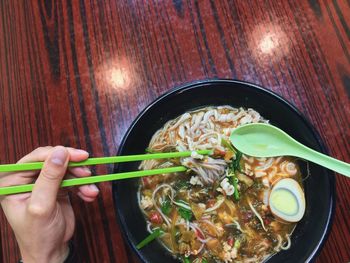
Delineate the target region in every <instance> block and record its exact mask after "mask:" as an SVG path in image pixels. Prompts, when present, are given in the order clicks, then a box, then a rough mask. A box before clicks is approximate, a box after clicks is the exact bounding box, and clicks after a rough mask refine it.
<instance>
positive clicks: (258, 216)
mask: <svg viewBox="0 0 350 263" xmlns="http://www.w3.org/2000/svg"><path fill="white" fill-rule="evenodd" d="M248 204H249V207H250V209H251V210H252V211H253V212H254V214H255V215H256V217H257V218H258V219H259V221H260V223H261V225H262V227H263V229H264V230H265V231H266V232H267V229H266V227H265V225H264V221H263V220H262V218H261V216H260V214H259V213H258V212H257V211H256V210H255V208H254V207H253V205H252V203H251V202H250V201H249V200H248Z"/></svg>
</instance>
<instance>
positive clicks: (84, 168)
mask: <svg viewBox="0 0 350 263" xmlns="http://www.w3.org/2000/svg"><path fill="white" fill-rule="evenodd" d="M82 168H83V170H84V172H85V173H88V174H89V175H90V174H91V170H90V169H89V168H88V167H82Z"/></svg>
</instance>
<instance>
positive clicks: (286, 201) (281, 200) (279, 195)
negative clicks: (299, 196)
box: [270, 189, 298, 216]
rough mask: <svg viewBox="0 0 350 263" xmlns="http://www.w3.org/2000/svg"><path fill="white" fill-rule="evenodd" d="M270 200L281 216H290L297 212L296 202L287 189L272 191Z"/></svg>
mask: <svg viewBox="0 0 350 263" xmlns="http://www.w3.org/2000/svg"><path fill="white" fill-rule="evenodd" d="M270 198H271V202H272V204H273V206H274V207H275V208H276V209H277V210H278V211H280V212H282V213H283V214H286V215H290V216H292V215H295V214H296V213H297V212H298V202H297V200H296V198H295V196H294V195H293V193H291V192H290V191H288V190H287V189H278V190H276V191H273V192H272V193H271V197H270Z"/></svg>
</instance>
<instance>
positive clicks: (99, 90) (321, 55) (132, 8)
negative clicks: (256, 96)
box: [0, 0, 350, 262]
mask: <svg viewBox="0 0 350 263" xmlns="http://www.w3.org/2000/svg"><path fill="white" fill-rule="evenodd" d="M349 47H350V2H349V0H332V1H331V0H305V1H302V0H270V1H262V0H261V1H258V0H256V1H253V0H244V1H243V0H242V1H219V0H218V1H216V0H200V1H191V0H172V1H171V0H168V1H156V0H150V1H146V0H145V1H141V0H134V1H132V0H131V1H124V0H123V1H122V0H121V1H119V0H118V1H117V0H103V1H97V0H90V1H84V0H77V1H53V0H45V1H44V0H33V1H17V0H4V1H0V123H1V125H0V162H1V163H12V162H15V161H16V160H18V159H19V158H20V157H21V156H23V155H25V154H26V153H28V152H29V151H31V150H33V149H34V148H36V147H38V146H43V145H57V144H63V145H70V146H73V147H79V148H83V149H87V150H88V151H89V152H90V153H91V155H93V156H108V155H113V154H115V153H116V151H117V149H118V146H119V144H120V141H121V139H122V137H123V135H124V133H125V131H126V129H127V128H128V126H129V125H130V123H131V122H132V120H133V119H134V118H135V117H136V115H137V114H138V113H139V112H140V111H141V110H142V109H143V108H144V107H145V106H146V105H147V104H149V103H150V102H151V101H152V100H154V99H155V98H157V97H158V96H159V95H160V94H162V93H164V92H166V91H167V90H169V89H171V88H173V87H175V86H178V85H180V84H184V83H188V82H191V81H195V80H203V79H211V78H232V79H240V80H245V81H250V82H253V83H256V84H259V85H262V86H264V87H266V88H268V89H271V90H273V91H275V92H277V93H278V94H280V95H282V96H283V97H285V98H286V99H287V100H288V101H290V102H291V103H293V104H294V105H296V106H297V107H298V108H299V109H300V110H301V112H303V113H304V114H305V115H306V116H307V117H308V118H309V119H310V121H311V123H312V124H313V125H314V126H315V127H316V129H317V130H318V131H319V133H320V134H321V136H322V138H323V140H324V142H325V144H326V146H327V147H328V149H329V151H330V153H331V155H333V156H334V157H336V158H339V159H342V160H344V161H347V162H350V153H349V152H350V138H349V137H350V130H349V129H350V102H349V98H350V54H349V53H350V48H349ZM111 171H112V167H111V166H109V167H99V168H98V169H96V171H94V172H96V173H106V172H111ZM336 187H337V193H338V194H337V204H336V211H335V217H334V224H333V227H332V231H331V234H330V236H329V238H328V241H327V242H326V244H325V246H324V248H323V250H322V252H321V253H320V255H319V257H318V259H317V262H349V260H350V224H349V222H350V221H349V218H350V206H349V203H350V180H349V179H346V178H344V177H340V176H339V175H338V176H337V183H336ZM100 189H101V195H100V197H99V198H98V200H97V201H96V202H94V203H92V204H85V203H83V202H82V201H80V200H79V199H78V198H76V197H74V196H73V197H72V204H73V206H74V210H75V213H76V217H77V229H76V234H75V237H74V240H75V242H76V244H77V249H78V252H79V254H80V257H81V259H82V260H83V262H127V261H129V262H137V260H135V259H134V256H133V255H132V254H131V252H130V250H129V249H128V248H127V245H126V243H125V242H124V241H123V238H122V236H121V232H120V228H119V226H118V224H117V222H116V217H115V211H114V208H113V201H112V195H111V185H110V184H109V183H104V184H100ZM0 228H1V238H0V245H1V249H0V261H1V262H16V260H18V259H19V258H20V255H19V251H18V248H17V245H16V241H15V238H14V235H13V233H12V231H11V229H10V227H9V225H8V224H7V222H6V220H5V218H4V215H3V214H2V212H1V213H0Z"/></svg>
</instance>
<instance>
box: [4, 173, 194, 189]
mask: <svg viewBox="0 0 350 263" xmlns="http://www.w3.org/2000/svg"><path fill="white" fill-rule="evenodd" d="M186 170H187V168H186V167H184V166H175V167H170V168H162V169H152V170H143V171H134V172H124V173H116V174H107V175H96V176H90V177H83V178H74V179H67V180H63V181H62V184H61V187H69V186H76V185H85V184H94V183H101V182H107V181H114V180H121V179H129V178H136V177H143V176H150V175H156V174H168V173H176V172H184V171H186ZM33 187H34V184H26V185H15V186H7V187H2V188H0V195H11V194H19V193H26V192H31V191H32V190H33Z"/></svg>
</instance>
